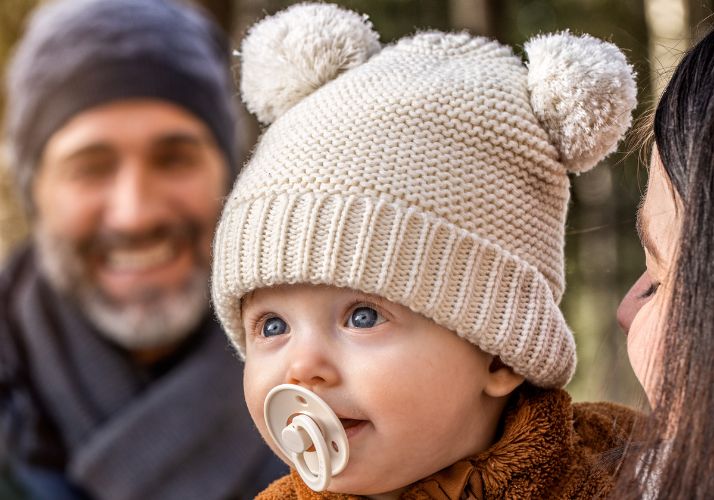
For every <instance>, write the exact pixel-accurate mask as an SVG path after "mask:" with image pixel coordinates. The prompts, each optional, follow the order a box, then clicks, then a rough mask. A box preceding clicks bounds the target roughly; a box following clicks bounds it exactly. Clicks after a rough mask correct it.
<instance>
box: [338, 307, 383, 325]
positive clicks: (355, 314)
mask: <svg viewBox="0 0 714 500" xmlns="http://www.w3.org/2000/svg"><path fill="white" fill-rule="evenodd" d="M381 323H384V318H383V317H382V316H381V315H380V314H379V313H378V312H377V311H376V310H375V309H374V308H372V307H366V306H361V307H358V308H356V309H355V310H354V311H352V314H350V317H349V318H348V319H347V326H348V327H350V328H373V327H375V326H377V325H379V324H381Z"/></svg>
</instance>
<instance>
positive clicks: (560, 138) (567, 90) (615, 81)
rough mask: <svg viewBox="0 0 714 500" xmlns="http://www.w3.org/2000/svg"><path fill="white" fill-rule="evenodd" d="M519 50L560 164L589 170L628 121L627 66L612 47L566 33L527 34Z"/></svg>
mask: <svg viewBox="0 0 714 500" xmlns="http://www.w3.org/2000/svg"><path fill="white" fill-rule="evenodd" d="M525 50H526V53H527V54H528V60H529V63H528V89H529V90H530V93H531V105H532V106H533V111H534V112H535V114H536V116H537V117H538V119H539V120H540V122H541V124H542V125H543V126H544V127H545V129H546V130H547V131H548V135H549V137H550V140H551V142H552V143H553V145H554V146H555V147H556V148H557V149H558V150H559V152H560V156H561V158H560V161H561V162H562V163H563V164H564V165H565V166H566V168H567V169H568V170H569V171H570V172H576V173H580V172H585V171H587V170H589V169H590V168H592V167H593V166H595V164H597V163H598V162H599V161H600V160H602V159H603V158H604V157H605V156H607V155H608V154H609V153H611V152H612V151H613V150H614V149H615V147H616V146H617V143H618V142H619V141H620V139H621V138H622V137H623V135H624V133H625V132H626V131H627V129H628V128H629V127H630V124H631V123H632V110H633V109H634V107H635V105H636V93H637V90H636V87H635V78H634V72H633V69H632V66H630V65H629V64H627V60H626V59H625V56H624V54H623V53H622V52H621V51H620V49H618V48H617V47H616V46H615V45H613V44H611V43H608V42H603V41H602V40H598V39H596V38H593V37H591V36H588V35H584V36H580V37H576V36H574V35H571V34H570V33H568V32H564V33H558V34H553V35H544V36H539V37H536V38H533V39H532V40H530V41H529V42H528V43H526V46H525Z"/></svg>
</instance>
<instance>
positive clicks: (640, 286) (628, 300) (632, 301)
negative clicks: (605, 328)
mask: <svg viewBox="0 0 714 500" xmlns="http://www.w3.org/2000/svg"><path fill="white" fill-rule="evenodd" d="M648 282H649V277H648V276H647V272H644V273H642V275H641V276H640V277H639V278H638V279H637V281H635V283H634V284H633V285H632V287H631V288H630V289H629V290H628V292H627V295H625V296H624V297H623V299H622V302H620V306H619V307H618V308H617V323H618V324H619V325H620V328H622V331H624V332H625V334H627V333H628V332H629V331H630V326H632V320H634V319H635V316H637V313H638V312H639V310H640V309H641V308H642V306H643V305H644V304H645V303H646V302H647V301H645V300H642V299H641V298H640V295H641V293H642V290H645V289H646V287H647V283H648Z"/></svg>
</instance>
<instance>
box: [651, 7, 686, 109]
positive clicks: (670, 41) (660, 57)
mask: <svg viewBox="0 0 714 500" xmlns="http://www.w3.org/2000/svg"><path fill="white" fill-rule="evenodd" d="M644 6H645V19H646V20H647V31H648V34H649V61H650V80H651V82H652V95H653V97H654V98H655V99H659V96H660V95H661V94H662V91H663V90H664V87H665V86H666V85H667V82H668V81H669V77H670V76H671V74H672V71H673V70H674V68H675V67H676V66H677V64H678V63H679V60H680V59H681V57H682V55H683V54H684V52H685V51H686V50H687V49H688V48H689V45H690V38H691V35H690V30H689V2H688V0H644Z"/></svg>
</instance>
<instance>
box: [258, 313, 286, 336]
mask: <svg viewBox="0 0 714 500" xmlns="http://www.w3.org/2000/svg"><path fill="white" fill-rule="evenodd" d="M287 331H288V324H287V323H286V322H285V321H283V320H282V319H281V318H278V317H277V316H273V317H272V318H268V319H267V320H265V321H264V322H263V330H262V334H263V337H274V336H276V335H282V334H284V333H286V332H287Z"/></svg>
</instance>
